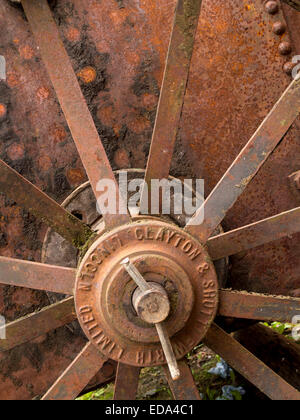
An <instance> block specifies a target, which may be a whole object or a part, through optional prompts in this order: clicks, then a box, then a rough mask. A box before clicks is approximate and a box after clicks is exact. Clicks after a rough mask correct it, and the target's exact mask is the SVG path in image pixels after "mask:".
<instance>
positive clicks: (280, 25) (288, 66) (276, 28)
mask: <svg viewBox="0 0 300 420" xmlns="http://www.w3.org/2000/svg"><path fill="white" fill-rule="evenodd" d="M265 10H266V12H267V13H269V14H270V15H276V14H277V13H279V11H280V8H279V4H278V1H275V0H268V1H267V2H266V3H265ZM286 30H287V27H286V24H285V23H284V22H281V21H277V22H274V24H273V32H274V34H275V35H279V36H281V35H283V34H284V33H285V32H286ZM278 51H279V54H280V55H282V56H287V55H289V54H291V52H292V45H291V43H290V42H289V41H282V42H281V43H280V44H279V46H278ZM294 66H295V64H294V63H292V62H291V61H287V62H286V63H285V64H284V66H283V71H284V72H285V73H286V74H289V75H291V73H292V70H293V68H294Z"/></svg>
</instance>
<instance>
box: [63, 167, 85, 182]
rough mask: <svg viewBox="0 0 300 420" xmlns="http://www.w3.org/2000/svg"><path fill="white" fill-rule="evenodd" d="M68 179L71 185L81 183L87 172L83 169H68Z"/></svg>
mask: <svg viewBox="0 0 300 420" xmlns="http://www.w3.org/2000/svg"><path fill="white" fill-rule="evenodd" d="M67 179H68V181H69V183H70V184H71V185H77V184H81V183H82V182H83V181H84V180H85V173H84V171H83V170H82V169H79V168H73V169H70V170H68V171H67Z"/></svg>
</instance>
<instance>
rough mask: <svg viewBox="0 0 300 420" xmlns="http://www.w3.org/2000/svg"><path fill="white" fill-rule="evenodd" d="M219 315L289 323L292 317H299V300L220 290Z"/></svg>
mask: <svg viewBox="0 0 300 420" xmlns="http://www.w3.org/2000/svg"><path fill="white" fill-rule="evenodd" d="M219 315H222V316H225V317H230V318H244V319H256V320H258V321H278V322H291V320H292V319H293V317H294V316H297V315H298V316H299V315H300V299H297V298H291V297H286V298H285V297H282V296H267V295H259V294H258V293H247V292H238V291H233V290H221V291H220V305H219Z"/></svg>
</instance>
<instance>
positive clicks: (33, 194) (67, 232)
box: [0, 160, 92, 247]
mask: <svg viewBox="0 0 300 420" xmlns="http://www.w3.org/2000/svg"><path fill="white" fill-rule="evenodd" d="M0 192H2V193H5V194H6V195H7V196H8V198H10V199H12V200H14V201H16V202H17V203H18V204H19V205H21V206H22V207H23V208H25V209H26V210H28V211H29V212H30V213H32V214H33V215H34V216H36V217H37V218H38V219H39V220H41V221H42V222H45V223H46V224H47V225H48V226H50V227H52V228H53V229H54V230H55V231H56V232H58V233H59V234H60V235H62V236H63V237H64V238H66V239H67V240H68V241H69V242H71V243H72V244H73V245H74V246H77V247H81V246H83V245H84V244H85V243H86V242H87V240H88V238H89V237H90V236H91V235H92V231H91V230H90V228H89V227H88V226H85V225H84V224H83V223H82V222H80V220H78V219H77V218H76V217H74V216H72V215H71V214H70V213H68V212H67V211H66V210H65V209H64V208H62V207H61V206H60V205H59V204H58V203H56V202H55V201H54V200H52V199H51V198H50V197H48V196H47V195H46V194H44V193H43V192H42V191H40V190H39V189H38V188H36V187H35V186H34V185H33V184H31V183H30V182H29V181H28V180H26V179H25V178H23V177H22V176H21V175H20V174H18V173H17V172H16V171H15V170H13V169H12V168H10V167H9V166H8V165H6V163H5V162H3V161H2V160H0Z"/></svg>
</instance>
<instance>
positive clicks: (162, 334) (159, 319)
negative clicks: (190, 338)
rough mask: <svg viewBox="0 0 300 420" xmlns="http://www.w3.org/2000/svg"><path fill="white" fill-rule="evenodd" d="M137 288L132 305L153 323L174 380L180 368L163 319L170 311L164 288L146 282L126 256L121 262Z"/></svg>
mask: <svg viewBox="0 0 300 420" xmlns="http://www.w3.org/2000/svg"><path fill="white" fill-rule="evenodd" d="M121 265H123V266H124V268H125V270H126V271H127V273H128V274H129V275H130V277H131V278H132V280H133V281H134V282H135V283H136V284H137V286H138V289H137V290H136V292H135V293H134V296H133V305H134V307H135V310H136V312H137V314H138V315H139V316H140V318H142V319H143V320H144V321H146V322H148V323H150V324H154V325H155V327H156V331H157V334H158V337H159V339H160V342H161V345H162V348H163V351H164V354H165V357H166V360H167V363H168V367H169V370H170V374H171V377H172V379H173V380H174V381H176V380H177V379H179V377H180V370H179V368H178V364H177V360H176V357H175V354H174V351H173V348H172V344H171V341H170V338H169V335H168V332H167V330H166V328H165V325H164V323H163V321H164V320H165V319H166V318H167V317H168V315H169V312H170V302H169V299H168V296H167V293H166V291H165V290H164V288H163V287H162V286H160V285H158V284H153V283H148V282H147V281H146V280H145V279H144V277H143V276H142V275H141V273H140V272H139V270H138V269H137V268H136V267H135V266H134V265H133V264H132V263H131V262H130V259H129V258H126V259H125V260H123V261H122V262H121Z"/></svg>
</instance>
